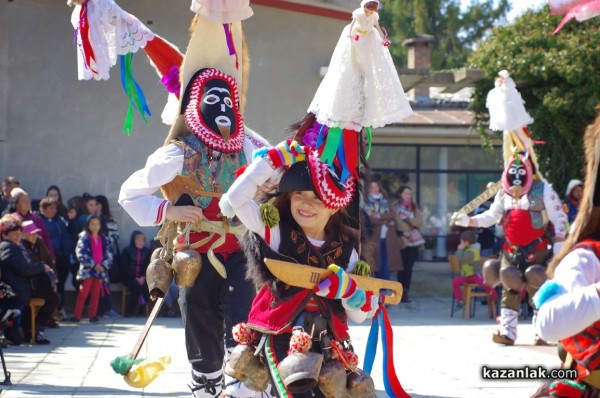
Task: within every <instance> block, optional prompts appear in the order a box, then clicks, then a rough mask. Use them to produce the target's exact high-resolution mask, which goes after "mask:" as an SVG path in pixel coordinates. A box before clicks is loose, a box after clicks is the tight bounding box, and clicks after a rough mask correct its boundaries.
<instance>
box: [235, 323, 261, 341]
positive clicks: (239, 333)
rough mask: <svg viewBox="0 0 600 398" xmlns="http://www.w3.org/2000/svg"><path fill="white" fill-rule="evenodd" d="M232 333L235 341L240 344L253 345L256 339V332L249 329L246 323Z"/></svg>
mask: <svg viewBox="0 0 600 398" xmlns="http://www.w3.org/2000/svg"><path fill="white" fill-rule="evenodd" d="M231 333H232V334H233V339H234V340H235V342H236V343H238V344H245V345H251V344H252V342H253V341H254V340H255V339H256V332H255V331H254V330H252V329H249V328H248V326H246V324H245V323H243V322H241V323H238V324H237V325H235V326H234V327H233V328H231Z"/></svg>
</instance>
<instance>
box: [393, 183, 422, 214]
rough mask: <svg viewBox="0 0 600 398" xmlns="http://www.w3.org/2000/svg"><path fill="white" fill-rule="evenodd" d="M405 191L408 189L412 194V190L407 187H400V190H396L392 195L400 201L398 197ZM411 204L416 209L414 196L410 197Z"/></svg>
mask: <svg viewBox="0 0 600 398" xmlns="http://www.w3.org/2000/svg"><path fill="white" fill-rule="evenodd" d="M407 189H410V191H411V192H413V189H412V188H411V187H410V186H409V185H400V188H398V190H397V191H396V194H395V195H394V196H396V199H400V195H402V193H403V192H404V191H406V190H407ZM411 204H412V207H413V208H416V207H418V206H417V202H415V196H414V195H413V197H412V200H411Z"/></svg>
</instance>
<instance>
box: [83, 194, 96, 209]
mask: <svg viewBox="0 0 600 398" xmlns="http://www.w3.org/2000/svg"><path fill="white" fill-rule="evenodd" d="M81 199H83V213H82V214H90V213H88V210H87V204H88V202H89V201H91V200H93V201H95V202H98V201H97V200H96V197H95V196H92V195H90V194H89V193H87V192H85V193H84V194H83V195H81Z"/></svg>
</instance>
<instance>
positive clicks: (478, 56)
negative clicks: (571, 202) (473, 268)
mask: <svg viewBox="0 0 600 398" xmlns="http://www.w3.org/2000/svg"><path fill="white" fill-rule="evenodd" d="M559 21H560V18H559V17H551V16H550V11H549V9H548V7H545V8H543V9H541V10H539V11H537V12H533V11H530V12H528V13H526V14H524V15H523V16H522V17H520V18H519V19H517V20H516V21H515V23H514V24H513V25H511V26H504V27H498V28H496V29H494V30H493V32H492V34H491V36H490V37H489V38H488V39H487V40H486V41H485V42H484V43H482V44H481V45H480V46H479V47H478V48H477V50H476V51H475V52H474V53H473V55H472V57H471V58H470V62H471V67H475V68H480V69H483V70H484V71H485V72H486V76H487V77H486V78H485V79H484V80H482V81H480V82H479V83H478V86H477V88H476V91H475V93H474V96H473V103H472V106H473V110H474V111H475V112H476V124H477V127H478V129H479V131H480V133H482V134H483V135H486V134H487V133H486V132H485V131H486V127H485V123H486V122H487V121H488V120H489V117H488V114H487V108H486V106H485V100H486V97H487V93H488V92H489V90H490V89H491V88H493V87H494V77H495V76H496V74H497V73H498V72H499V71H501V70H503V69H506V70H508V71H509V73H510V74H511V77H512V78H513V79H514V80H515V82H516V83H517V88H518V90H519V91H520V93H521V95H522V97H523V100H524V101H525V108H526V109H527V111H528V112H529V113H530V114H531V116H532V117H533V118H534V123H533V124H532V125H530V126H529V130H530V132H531V135H532V137H533V138H534V139H537V140H542V141H545V142H546V143H545V144H544V145H537V146H536V153H537V155H538V159H539V161H540V168H541V169H542V170H541V171H542V173H543V175H544V176H545V177H546V178H547V179H548V180H549V181H550V182H551V183H553V184H554V187H555V188H556V190H557V192H559V193H562V192H564V188H565V187H566V184H567V183H568V181H569V180H570V179H571V178H581V177H582V176H583V170H582V167H583V163H584V159H583V149H582V138H583V134H584V131H585V128H586V126H587V125H588V124H589V123H591V122H592V121H593V120H594V118H595V116H596V111H595V106H596V105H597V104H598V100H599V99H600V18H594V19H591V20H588V21H585V22H582V23H580V22H575V21H572V22H570V23H569V24H567V26H566V27H564V28H563V29H562V30H561V31H560V32H559V33H558V34H556V35H552V32H553V30H554V28H555V27H556V26H557V24H558V22H559Z"/></svg>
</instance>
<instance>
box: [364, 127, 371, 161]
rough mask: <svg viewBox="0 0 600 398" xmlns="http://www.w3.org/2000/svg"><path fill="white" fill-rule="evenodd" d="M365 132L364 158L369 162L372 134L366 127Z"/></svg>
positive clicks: (369, 128)
mask: <svg viewBox="0 0 600 398" xmlns="http://www.w3.org/2000/svg"><path fill="white" fill-rule="evenodd" d="M365 130H366V132H367V155H366V156H365V159H366V160H369V157H370V156H371V145H372V144H373V132H372V131H371V127H367V128H366V129H365Z"/></svg>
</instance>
